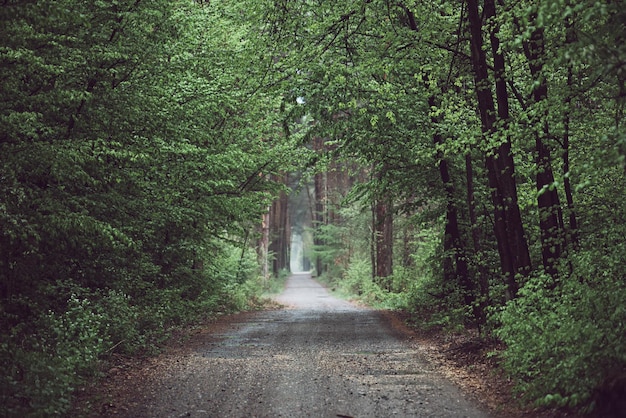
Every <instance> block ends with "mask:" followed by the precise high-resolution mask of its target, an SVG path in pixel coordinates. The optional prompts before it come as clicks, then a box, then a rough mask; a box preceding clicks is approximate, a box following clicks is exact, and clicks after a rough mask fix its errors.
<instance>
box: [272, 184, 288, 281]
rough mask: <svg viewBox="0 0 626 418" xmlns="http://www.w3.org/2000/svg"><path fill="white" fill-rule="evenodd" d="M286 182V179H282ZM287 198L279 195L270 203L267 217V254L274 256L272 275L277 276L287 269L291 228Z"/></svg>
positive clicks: (284, 194)
mask: <svg viewBox="0 0 626 418" xmlns="http://www.w3.org/2000/svg"><path fill="white" fill-rule="evenodd" d="M284 181H287V179H284ZM288 205H289V197H288V196H287V194H286V193H284V192H283V193H281V194H280V197H279V198H278V199H277V200H275V201H274V202H273V203H272V206H271V209H270V217H269V223H270V224H269V228H270V244H269V252H270V253H272V254H273V255H274V258H273V260H272V273H273V274H274V275H275V276H278V273H279V272H280V271H281V270H283V269H288V268H289V246H290V241H291V240H290V236H291V228H290V225H289V207H288Z"/></svg>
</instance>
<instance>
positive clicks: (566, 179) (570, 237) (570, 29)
mask: <svg viewBox="0 0 626 418" xmlns="http://www.w3.org/2000/svg"><path fill="white" fill-rule="evenodd" d="M576 38H577V36H576V32H575V31H574V18H573V17H572V16H569V17H566V18H565V43H566V44H568V45H570V44H573V43H574V42H576V40H577V39H576ZM567 87H568V88H567V92H568V93H567V96H566V97H565V114H564V115H563V128H564V132H563V157H562V158H563V174H564V176H563V189H564V190H565V200H566V202H567V213H568V218H569V225H568V228H567V232H566V241H569V242H570V244H571V245H572V247H573V248H574V249H576V248H578V220H577V218H576V209H575V208H574V194H573V193H572V183H571V181H570V160H569V148H570V147H569V141H570V120H571V111H572V96H573V95H574V70H573V68H572V64H571V63H570V64H568V66H567Z"/></svg>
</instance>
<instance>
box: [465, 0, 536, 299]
mask: <svg viewBox="0 0 626 418" xmlns="http://www.w3.org/2000/svg"><path fill="white" fill-rule="evenodd" d="M467 12H468V21H469V29H470V45H471V58H472V67H473V71H474V82H475V85H476V96H477V99H478V108H479V112H480V118H481V123H482V129H483V132H484V134H485V135H490V134H492V133H493V132H494V130H495V122H496V110H495V103H494V100H493V95H492V92H491V87H490V84H491V83H490V80H489V73H488V67H487V58H486V54H485V51H484V49H483V34H482V29H483V25H482V20H481V16H480V13H479V10H478V0H468V1H467ZM484 12H485V17H486V18H490V17H493V16H495V4H494V2H493V1H492V0H486V1H485V10H484ZM491 43H492V48H494V50H495V51H496V53H495V54H494V69H495V73H496V93H497V98H498V114H497V115H498V117H499V118H500V119H502V120H503V122H504V123H506V120H507V119H508V96H507V91H506V83H505V80H504V59H502V57H501V56H499V55H500V54H499V50H498V38H497V36H496V33H495V30H494V31H493V32H492V34H491ZM485 165H486V168H487V175H488V179H489V186H490V188H491V190H492V192H491V198H492V202H493V206H494V233H495V236H496V240H497V242H498V253H499V255H500V265H501V270H502V274H503V275H504V277H505V280H506V284H507V292H506V296H507V298H509V299H511V298H514V297H515V296H516V294H517V289H518V284H517V280H516V275H517V274H522V275H528V274H529V273H530V270H531V262H530V253H529V251H528V244H527V242H526V237H525V234H524V227H523V225H522V220H521V214H520V210H519V205H518V203H517V186H516V184H515V166H514V163H513V156H512V154H511V143H510V140H509V139H508V138H507V140H505V141H504V142H503V143H502V144H501V145H499V146H498V147H497V149H496V150H495V152H494V153H488V154H487V156H486V158H485Z"/></svg>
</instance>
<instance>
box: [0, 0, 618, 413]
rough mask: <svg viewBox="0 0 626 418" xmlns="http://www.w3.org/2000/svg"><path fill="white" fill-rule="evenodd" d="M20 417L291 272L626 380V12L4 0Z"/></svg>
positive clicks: (546, 395)
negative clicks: (114, 360)
mask: <svg viewBox="0 0 626 418" xmlns="http://www.w3.org/2000/svg"><path fill="white" fill-rule="evenodd" d="M0 20H1V22H2V23H1V24H0V86H1V89H0V162H1V165H0V318H1V321H0V361H1V362H2V369H3V370H4V372H3V374H2V375H1V376H0V415H2V416H63V415H64V414H66V413H67V411H68V410H69V408H70V407H71V402H72V394H73V393H74V391H75V390H77V388H79V387H80V386H81V385H82V384H84V382H86V381H90V380H94V379H97V378H98V371H97V370H98V367H97V364H98V363H99V362H100V361H102V360H103V359H105V358H107V357H108V356H111V355H113V354H121V355H149V354H150V353H153V352H155V351H157V350H158V349H159V346H160V344H161V343H162V342H163V341H165V340H166V339H167V338H168V335H169V333H170V332H171V331H172V330H173V329H176V328H180V327H184V326H187V325H189V324H193V323H197V322H199V321H203V320H206V319H209V318H212V317H215V316H216V315H220V314H222V313H225V312H232V311H239V310H245V309H252V308H254V307H255V306H258V305H259V304H260V303H261V302H260V299H259V298H260V296H261V294H262V293H263V292H264V291H267V290H268V289H269V288H270V287H271V286H272V285H273V283H275V281H276V278H278V277H284V276H285V275H286V274H288V271H289V269H290V266H293V265H294V263H293V259H294V254H295V253H296V248H295V247H293V246H292V245H291V243H292V242H296V241H297V242H298V246H297V256H296V257H297V258H298V259H299V262H298V263H297V264H298V266H299V268H305V269H308V268H309V267H310V268H311V269H312V270H313V271H314V272H315V274H316V275H317V276H318V278H320V280H323V281H325V282H326V283H329V284H331V285H332V286H333V287H334V288H338V289H341V290H342V291H345V292H348V293H350V294H352V295H354V296H355V297H359V298H361V299H362V300H363V301H365V302H367V303H368V304H371V305H372V306H382V307H385V308H387V309H397V310H403V311H406V312H409V313H410V314H411V315H412V316H413V318H414V319H413V321H414V322H415V323H418V324H419V326H420V327H424V328H436V329H441V330H444V331H445V330H459V329H465V330H474V331H475V332H477V334H478V335H479V338H481V339H485V340H495V341H498V342H499V343H501V346H502V347H504V348H503V349H501V350H499V351H497V352H493V353H492V355H493V356H494V357H496V358H497V361H498V362H499V364H500V367H501V368H502V370H503V372H504V373H506V374H507V375H508V376H509V377H510V379H512V381H514V382H515V385H516V386H515V387H516V390H517V393H519V395H520V398H521V399H522V400H523V402H526V403H528V404H534V405H538V406H545V407H558V408H569V409H570V410H575V411H577V412H580V413H596V414H598V413H601V412H602V408H603V405H604V404H605V403H610V402H609V401H610V400H611V399H613V400H615V399H624V394H625V393H626V338H625V335H626V243H625V242H624V236H626V198H625V197H624V196H625V191H626V127H625V123H626V120H625V119H624V111H625V105H626V3H624V2H623V1H621V0H617V1H615V0H593V1H592V0H578V1H573V0H538V1H530V0H519V1H511V0H464V1H452V0H427V1H417V0H404V1H389V0H359V1H331V0H236V1H219V0H213V1H210V0H206V1H198V0H196V1H192V0H167V1H165V0H110V1H103V0H94V1H90V2H83V1H77V0H54V1H53V0H4V1H0Z"/></svg>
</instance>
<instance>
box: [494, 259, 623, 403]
mask: <svg viewBox="0 0 626 418" xmlns="http://www.w3.org/2000/svg"><path fill="white" fill-rule="evenodd" d="M587 256H588V255H584V254H583V255H582V256H581V255H579V256H577V258H574V267H575V271H576V272H577V274H574V275H572V276H571V277H569V278H568V279H567V280H565V281H564V282H563V283H562V285H561V286H560V287H558V288H557V289H556V290H552V289H551V288H550V287H548V286H547V285H546V284H547V283H550V280H551V279H550V278H549V277H546V276H545V275H537V276H535V277H533V278H532V279H530V280H529V281H528V282H527V283H526V284H525V285H524V286H523V287H522V289H520V293H519V297H518V298H517V299H516V300H514V301H511V302H510V303H508V304H507V305H506V307H505V308H504V309H503V310H502V312H501V313H500V315H499V319H500V321H501V328H500V329H499V330H497V331H496V335H497V336H498V337H500V338H501V339H502V340H503V341H504V342H505V343H506V345H507V348H506V350H505V351H504V352H503V353H501V355H502V358H503V360H504V367H505V369H506V370H507V371H508V373H509V374H510V375H511V376H513V377H514V378H515V379H516V381H517V390H518V391H519V392H521V393H522V394H523V395H524V398H525V399H526V400H529V401H533V402H534V403H536V404H538V405H545V406H566V405H567V406H570V407H574V406H586V408H587V409H591V408H593V405H592V402H591V397H592V393H593V391H594V389H595V388H597V387H598V386H600V385H601V384H602V381H603V380H604V379H605V378H606V377H607V376H610V375H611V374H612V373H613V372H614V371H616V370H621V369H622V368H623V366H624V365H626V346H625V344H624V341H623V338H624V325H625V324H626V308H625V307H624V300H626V286H625V285H624V283H623V281H615V280H614V279H613V278H612V277H611V275H610V274H599V275H596V276H595V277H592V276H586V274H585V273H591V272H592V271H591V270H593V267H591V266H593V264H586V262H585V261H584V260H585V259H587V258H588V257H587ZM597 257H598V256H597V255H595V256H593V259H595V260H596V262H597ZM596 273H598V272H596ZM607 289H611V291H607Z"/></svg>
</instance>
